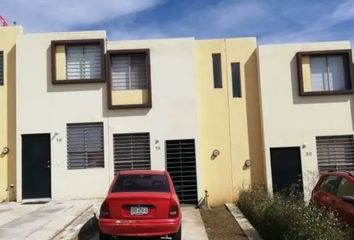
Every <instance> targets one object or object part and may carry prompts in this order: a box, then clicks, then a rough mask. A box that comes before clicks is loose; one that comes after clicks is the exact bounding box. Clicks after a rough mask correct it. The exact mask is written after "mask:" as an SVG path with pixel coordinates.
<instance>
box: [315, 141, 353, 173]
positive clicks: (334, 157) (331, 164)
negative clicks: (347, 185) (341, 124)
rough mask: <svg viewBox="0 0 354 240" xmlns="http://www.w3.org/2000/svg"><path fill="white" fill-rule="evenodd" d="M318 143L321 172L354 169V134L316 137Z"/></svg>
mask: <svg viewBox="0 0 354 240" xmlns="http://www.w3.org/2000/svg"><path fill="white" fill-rule="evenodd" d="M316 144H317V161H318V168H319V171H320V172H326V171H338V170H339V171H353V170H354V139H353V136H352V135H344V136H325V137H316Z"/></svg>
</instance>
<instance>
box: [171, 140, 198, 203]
mask: <svg viewBox="0 0 354 240" xmlns="http://www.w3.org/2000/svg"><path fill="white" fill-rule="evenodd" d="M166 165H167V171H168V172H169V173H170V175H171V178H172V180H173V183H174V185H175V186H179V188H180V189H179V190H177V191H176V193H177V195H178V197H179V200H180V202H181V203H188V204H196V203H197V202H198V190H197V189H198V186H197V170H196V159H195V143H194V139H183V140H167V141H166Z"/></svg>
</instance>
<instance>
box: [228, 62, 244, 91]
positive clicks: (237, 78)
mask: <svg viewBox="0 0 354 240" xmlns="http://www.w3.org/2000/svg"><path fill="white" fill-rule="evenodd" d="M234 66H237V70H238V72H236V71H235V72H234ZM230 68H231V83H232V97H233V98H242V79H241V63H240V62H232V63H230ZM235 74H236V75H235Z"/></svg>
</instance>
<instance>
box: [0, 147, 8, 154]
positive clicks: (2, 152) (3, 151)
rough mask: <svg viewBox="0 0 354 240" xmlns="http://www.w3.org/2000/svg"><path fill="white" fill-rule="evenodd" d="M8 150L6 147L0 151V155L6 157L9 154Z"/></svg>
mask: <svg viewBox="0 0 354 240" xmlns="http://www.w3.org/2000/svg"><path fill="white" fill-rule="evenodd" d="M9 152H10V149H9V148H8V147H3V148H2V151H1V155H6V154H9Z"/></svg>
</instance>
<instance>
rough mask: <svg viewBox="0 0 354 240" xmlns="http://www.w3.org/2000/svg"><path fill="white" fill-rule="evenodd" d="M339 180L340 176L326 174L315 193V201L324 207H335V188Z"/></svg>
mask: <svg viewBox="0 0 354 240" xmlns="http://www.w3.org/2000/svg"><path fill="white" fill-rule="evenodd" d="M340 180H341V177H339V176H334V175H328V176H327V177H326V178H325V179H324V180H323V182H322V184H321V186H320V187H319V189H318V191H317V192H316V193H315V196H314V199H315V202H316V203H317V204H318V205H320V206H323V207H325V208H329V209H335V203H336V199H337V189H338V184H339V182H340Z"/></svg>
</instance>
